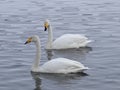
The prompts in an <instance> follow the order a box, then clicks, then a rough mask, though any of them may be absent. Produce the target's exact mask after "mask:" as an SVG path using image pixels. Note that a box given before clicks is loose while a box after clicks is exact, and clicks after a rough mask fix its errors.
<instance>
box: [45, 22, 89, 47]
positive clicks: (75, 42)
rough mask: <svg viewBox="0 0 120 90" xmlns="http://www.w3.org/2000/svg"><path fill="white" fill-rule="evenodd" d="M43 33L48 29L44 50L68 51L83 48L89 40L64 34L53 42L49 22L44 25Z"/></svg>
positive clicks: (76, 35)
mask: <svg viewBox="0 0 120 90" xmlns="http://www.w3.org/2000/svg"><path fill="white" fill-rule="evenodd" d="M44 27H45V31H46V30H47V29H48V42H47V46H46V49H68V48H79V47H85V46H87V44H88V43H90V42H91V40H88V38H87V37H85V36H84V35H80V34H64V35H62V36H60V37H59V38H57V39H56V40H55V41H54V42H53V33H52V27H51V25H50V22H49V20H46V21H45V23H44Z"/></svg>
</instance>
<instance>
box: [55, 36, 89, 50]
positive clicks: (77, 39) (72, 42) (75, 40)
mask: <svg viewBox="0 0 120 90" xmlns="http://www.w3.org/2000/svg"><path fill="white" fill-rule="evenodd" d="M90 42H91V40H88V38H87V37H85V36H84V35H80V34H64V35H62V36H61V37H59V38H57V39H56V40H55V41H54V42H53V49H66V48H79V47H85V46H86V45H87V44H88V43H90Z"/></svg>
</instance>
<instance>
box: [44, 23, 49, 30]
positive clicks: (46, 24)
mask: <svg viewBox="0 0 120 90" xmlns="http://www.w3.org/2000/svg"><path fill="white" fill-rule="evenodd" d="M48 27H49V24H48V22H45V23H44V28H45V29H44V31H46V30H47V29H48Z"/></svg>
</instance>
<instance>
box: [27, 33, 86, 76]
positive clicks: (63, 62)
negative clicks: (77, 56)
mask: <svg viewBox="0 0 120 90" xmlns="http://www.w3.org/2000/svg"><path fill="white" fill-rule="evenodd" d="M30 42H34V43H35V44H36V47H37V49H36V51H37V53H36V59H35V62H34V63H33V65H32V71H33V72H41V73H63V74H67V73H77V72H83V71H84V70H87V69H88V67H85V66H84V65H83V64H81V63H80V62H77V61H74V60H69V59H66V58H56V59H52V60H50V61H48V62H46V63H44V64H43V65H42V66H40V67H39V64H40V50H41V49H40V40H39V37H38V36H36V35H35V36H32V37H30V38H28V40H27V41H26V43H25V44H27V43H30Z"/></svg>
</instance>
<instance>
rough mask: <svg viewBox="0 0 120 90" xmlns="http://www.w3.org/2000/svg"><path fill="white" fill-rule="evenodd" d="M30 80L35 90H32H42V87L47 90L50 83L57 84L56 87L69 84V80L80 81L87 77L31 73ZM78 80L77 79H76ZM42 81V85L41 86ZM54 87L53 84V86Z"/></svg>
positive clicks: (78, 74) (81, 75)
mask: <svg viewBox="0 0 120 90" xmlns="http://www.w3.org/2000/svg"><path fill="white" fill-rule="evenodd" d="M31 75H32V78H33V79H34V81H35V89H34V90H42V87H44V85H45V86H46V88H48V87H49V86H48V85H50V86H51V83H52V82H53V83H54V82H57V83H56V84H58V85H64V84H70V80H80V78H83V77H85V76H88V74H87V73H76V74H47V73H45V74H43V73H36V72H31ZM78 78H79V79H78ZM42 80H43V84H42ZM53 85H54V84H53ZM44 88H45V87H44Z"/></svg>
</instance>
